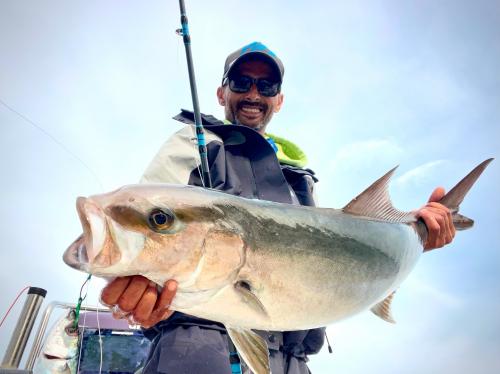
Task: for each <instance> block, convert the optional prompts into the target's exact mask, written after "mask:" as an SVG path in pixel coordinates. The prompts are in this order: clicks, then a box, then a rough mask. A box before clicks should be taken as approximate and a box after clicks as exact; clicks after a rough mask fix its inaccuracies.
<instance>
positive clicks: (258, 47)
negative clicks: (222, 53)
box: [222, 42, 285, 83]
mask: <svg viewBox="0 0 500 374" xmlns="http://www.w3.org/2000/svg"><path fill="white" fill-rule="evenodd" d="M252 58H258V59H261V60H263V61H267V62H268V63H269V64H270V65H271V66H272V67H273V68H274V69H275V71H276V75H277V77H278V78H279V81H280V83H281V82H282V81H283V75H284V74H285V67H284V66H283V62H281V60H280V59H279V58H278V56H276V54H275V53H274V52H273V51H271V50H270V49H269V48H267V47H266V46H265V45H264V44H262V43H261V42H253V43H250V44H248V45H246V46H244V47H242V48H240V49H238V50H237V51H234V52H233V53H231V54H230V55H229V56H227V58H226V62H225V64H224V75H223V76H222V81H223V82H224V80H225V79H226V78H227V77H228V76H229V75H230V74H231V71H232V69H233V68H234V67H235V66H237V65H238V63H239V62H242V61H246V60H247V59H252Z"/></svg>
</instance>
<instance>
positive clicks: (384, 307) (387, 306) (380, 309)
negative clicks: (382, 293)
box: [370, 291, 396, 323]
mask: <svg viewBox="0 0 500 374" xmlns="http://www.w3.org/2000/svg"><path fill="white" fill-rule="evenodd" d="M395 293H396V291H394V292H393V293H391V294H390V295H389V296H387V297H386V298H385V299H384V300H382V301H381V302H380V303H378V304H375V305H374V306H373V307H372V308H371V309H370V310H371V311H372V312H373V314H375V315H376V316H378V317H380V318H382V319H383V320H384V321H387V322H390V323H396V321H395V320H394V317H393V316H392V313H391V303H392V299H394V294H395Z"/></svg>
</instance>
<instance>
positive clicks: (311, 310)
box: [64, 159, 491, 373]
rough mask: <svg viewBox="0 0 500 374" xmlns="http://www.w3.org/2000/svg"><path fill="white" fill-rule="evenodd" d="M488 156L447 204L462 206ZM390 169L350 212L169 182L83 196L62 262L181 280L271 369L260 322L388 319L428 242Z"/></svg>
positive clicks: (183, 302)
mask: <svg viewBox="0 0 500 374" xmlns="http://www.w3.org/2000/svg"><path fill="white" fill-rule="evenodd" d="M490 161H491V159H490V160H486V161H484V162H483V163H481V164H480V165H479V166H478V167H476V168H475V169H474V170H473V171H472V172H471V173H469V175H468V176H466V177H465V178H464V179H463V180H462V181H461V182H459V183H458V184H457V186H455V187H454V188H453V189H452V190H451V191H450V192H449V193H448V194H447V195H446V196H445V197H444V198H443V200H442V203H443V204H445V205H446V206H448V207H449V208H450V210H452V211H453V212H454V213H456V211H458V206H459V204H460V203H461V201H462V200H463V197H464V196H465V194H466V193H467V191H468V190H469V189H470V187H471V186H472V185H473V183H474V182H475V181H476V180H477V178H478V177H479V175H480V174H481V173H482V171H483V170H484V169H485V168H486V166H487V165H488V163H489V162H490ZM393 171H394V169H393V170H391V171H390V172H389V173H387V174H386V175H384V176H383V177H382V178H380V179H379V180H378V181H376V182H375V183H374V184H373V185H372V186H370V187H369V188H368V189H367V190H366V191H364V192H363V193H362V194H360V195H359V196H358V197H356V198H355V199H354V200H353V201H351V203H349V204H348V205H347V206H346V207H344V208H343V209H342V210H335V209H325V208H312V207H304V206H293V205H288V204H279V203H273V202H267V201H260V200H250V199H244V198H240V197H237V196H232V195H228V194H225V193H222V192H218V191H215V190H207V189H202V188H199V187H193V186H178V185H167V184H165V185H163V184H156V185H131V186H125V187H123V188H121V189H119V190H116V191H114V192H111V193H108V194H103V195H97V196H92V197H90V198H87V199H85V198H79V199H78V202H77V209H78V212H79V215H80V219H81V221H82V226H83V229H84V234H83V235H82V236H81V237H80V238H78V239H77V240H76V241H75V242H74V243H73V244H72V245H71V246H70V247H69V248H68V250H67V251H66V253H65V255H64V260H65V262H66V263H67V264H68V265H70V266H72V267H75V268H77V269H79V270H83V271H86V272H89V273H92V274H96V275H100V276H126V275H134V274H141V275H144V276H146V277H147V278H149V279H151V280H153V281H154V282H156V283H158V284H159V285H161V284H163V283H164V282H165V281H166V280H168V279H175V280H176V281H177V282H178V290H177V293H176V296H175V298H174V300H173V302H172V304H171V306H170V307H171V309H173V310H177V311H181V312H185V313H188V314H191V315H194V316H198V317H201V318H207V319H210V320H214V321H219V322H221V323H224V324H225V326H226V327H227V329H228V332H229V334H230V336H231V338H232V339H233V341H234V342H235V344H236V346H237V348H238V350H239V352H240V354H241V355H242V357H243V358H244V360H245V361H246V362H247V363H248V364H249V365H250V367H251V368H252V370H254V372H256V373H267V372H268V369H269V368H268V361H266V359H265V358H263V356H266V355H267V348H266V345H265V342H264V341H263V340H262V339H260V338H258V336H257V335H256V334H254V333H253V332H252V331H251V329H262V330H301V329H308V328H314V327H320V326H325V325H328V324H330V323H332V322H335V321H338V320H340V319H343V318H346V317H349V316H352V315H354V314H356V313H359V312H361V311H364V310H367V309H369V308H372V310H373V311H374V312H375V314H377V315H379V316H381V317H382V318H384V319H386V320H388V321H391V318H392V317H391V316H390V312H389V305H390V302H391V300H392V294H393V292H394V291H395V290H396V289H397V287H398V286H399V285H400V284H401V282H402V281H403V280H404V279H405V278H406V277H407V275H408V274H409V273H410V272H411V270H412V269H413V268H414V266H415V264H416V263H417V261H418V259H419V257H420V254H421V253H422V251H423V245H422V243H423V242H424V241H425V239H426V229H425V226H424V225H423V223H421V222H419V221H417V219H416V217H415V216H414V215H413V214H412V213H405V212H400V211H397V210H396V209H395V208H393V207H392V204H391V203H390V199H389V195H388V193H387V184H388V181H389V179H390V176H391V175H392V173H393ZM457 217H458V216H457ZM459 217H460V220H461V221H460V222H461V225H462V227H464V228H467V227H469V226H471V225H472V221H471V220H469V219H468V218H466V217H464V216H459ZM256 357H257V358H258V359H256ZM266 357H267V356H266Z"/></svg>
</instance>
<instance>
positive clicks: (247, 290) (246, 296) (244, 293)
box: [234, 280, 269, 319]
mask: <svg viewBox="0 0 500 374" xmlns="http://www.w3.org/2000/svg"><path fill="white" fill-rule="evenodd" d="M234 289H235V291H236V293H237V294H238V295H239V296H240V297H241V298H242V299H243V302H244V303H245V304H246V305H247V306H249V307H250V308H251V309H252V310H253V311H254V312H257V313H259V314H262V315H263V316H265V317H266V319H268V318H269V314H267V311H266V308H265V307H264V305H263V304H262V303H261V301H260V300H259V298H258V297H257V296H256V295H255V294H254V293H253V292H252V286H251V284H250V283H249V282H248V281H245V280H239V281H237V282H236V283H235V284H234Z"/></svg>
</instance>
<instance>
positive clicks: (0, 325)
mask: <svg viewBox="0 0 500 374" xmlns="http://www.w3.org/2000/svg"><path fill="white" fill-rule="evenodd" d="M29 288H30V286H26V287H24V288H23V289H22V290H21V291H20V292H19V293H18V294H17V296H16V298H15V299H14V301H13V302H12V304H10V306H9V309H7V312H6V313H5V315H4V316H3V318H2V321H1V322H0V327H2V325H3V322H4V321H5V319H6V318H7V316H8V315H9V313H10V311H11V310H12V308H13V307H14V305H16V303H17V301H18V300H19V298H20V297H21V295H22V294H23V292H24V291H26V290H27V289H29Z"/></svg>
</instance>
